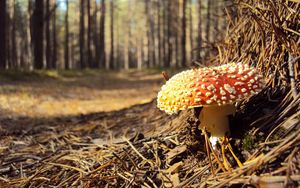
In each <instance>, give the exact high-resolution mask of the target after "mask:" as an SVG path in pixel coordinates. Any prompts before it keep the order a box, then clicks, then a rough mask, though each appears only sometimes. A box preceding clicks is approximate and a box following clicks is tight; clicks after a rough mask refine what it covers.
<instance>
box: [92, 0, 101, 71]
mask: <svg viewBox="0 0 300 188" xmlns="http://www.w3.org/2000/svg"><path fill="white" fill-rule="evenodd" d="M97 2H98V0H94V10H93V11H94V12H93V32H92V33H93V45H94V47H95V50H94V53H95V56H94V57H95V58H94V59H93V68H99V64H100V55H99V51H100V50H99V32H98V25H97V13H98V5H97V4H98V3H97Z"/></svg>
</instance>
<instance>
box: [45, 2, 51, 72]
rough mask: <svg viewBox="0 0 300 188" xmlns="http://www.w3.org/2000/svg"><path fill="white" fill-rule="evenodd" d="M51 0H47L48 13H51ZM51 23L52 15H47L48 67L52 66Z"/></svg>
mask: <svg viewBox="0 0 300 188" xmlns="http://www.w3.org/2000/svg"><path fill="white" fill-rule="evenodd" d="M50 6H51V5H50V0H47V2H46V15H50ZM50 24H51V17H50V16H47V17H46V66H47V69H51V68H52V65H51V64H52V58H51V57H52V49H51V46H52V45H51V37H50V34H51V30H50Z"/></svg>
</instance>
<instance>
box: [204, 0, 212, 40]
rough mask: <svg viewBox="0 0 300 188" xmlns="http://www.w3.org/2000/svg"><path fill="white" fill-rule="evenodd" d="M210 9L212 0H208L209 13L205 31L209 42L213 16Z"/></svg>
mask: <svg viewBox="0 0 300 188" xmlns="http://www.w3.org/2000/svg"><path fill="white" fill-rule="evenodd" d="M210 9H211V1H210V0H208V1H207V14H206V31H205V33H206V42H207V43H209V42H210V17H211V15H210V14H211V13H210V11H211V10H210Z"/></svg>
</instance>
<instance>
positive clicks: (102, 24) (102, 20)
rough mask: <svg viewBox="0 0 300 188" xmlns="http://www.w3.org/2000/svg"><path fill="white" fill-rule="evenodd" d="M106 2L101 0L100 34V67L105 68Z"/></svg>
mask: <svg viewBox="0 0 300 188" xmlns="http://www.w3.org/2000/svg"><path fill="white" fill-rule="evenodd" d="M105 10H106V8H105V0H101V16H100V33H99V40H100V41H99V42H100V44H99V50H100V51H99V54H100V67H101V68H104V67H105Z"/></svg>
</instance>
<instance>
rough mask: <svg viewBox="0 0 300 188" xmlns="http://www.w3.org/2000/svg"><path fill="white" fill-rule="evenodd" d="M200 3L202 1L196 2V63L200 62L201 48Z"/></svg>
mask: <svg viewBox="0 0 300 188" xmlns="http://www.w3.org/2000/svg"><path fill="white" fill-rule="evenodd" d="M201 2H202V0H198V36H197V51H196V54H197V56H196V57H197V61H200V62H201V47H202V15H201V12H202V10H201V8H202V6H201Z"/></svg>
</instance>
